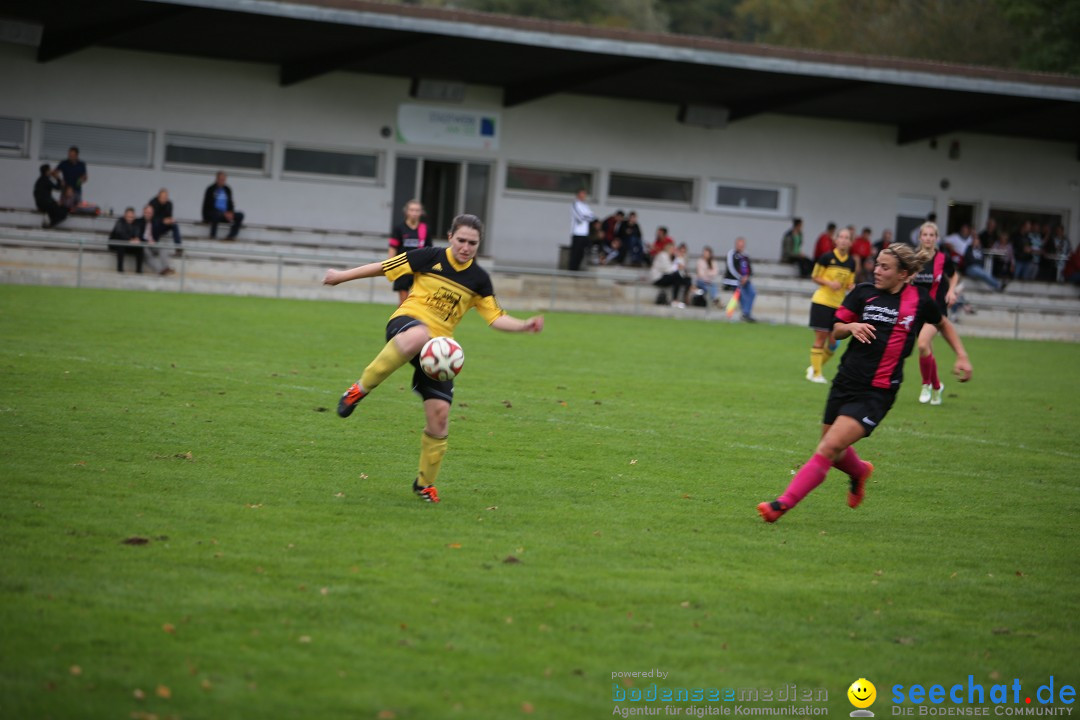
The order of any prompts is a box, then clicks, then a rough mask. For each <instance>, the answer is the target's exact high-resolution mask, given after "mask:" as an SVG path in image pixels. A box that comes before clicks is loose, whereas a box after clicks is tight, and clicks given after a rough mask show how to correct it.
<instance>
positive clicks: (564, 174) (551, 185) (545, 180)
mask: <svg viewBox="0 0 1080 720" xmlns="http://www.w3.org/2000/svg"><path fill="white" fill-rule="evenodd" d="M592 187H593V174H592V173H591V172H587V171H583V170H556V169H552V168H538V167H527V166H525V165H510V166H509V167H507V168H506V189H507V190H531V191H535V192H546V193H558V194H559V195H573V194H574V193H576V192H577V191H578V190H581V189H585V190H587V191H589V192H590V193H591V192H592Z"/></svg>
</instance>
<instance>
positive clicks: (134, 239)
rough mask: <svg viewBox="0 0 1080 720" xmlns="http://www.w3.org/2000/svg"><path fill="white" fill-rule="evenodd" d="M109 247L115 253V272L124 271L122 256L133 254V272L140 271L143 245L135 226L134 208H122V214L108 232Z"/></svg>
mask: <svg viewBox="0 0 1080 720" xmlns="http://www.w3.org/2000/svg"><path fill="white" fill-rule="evenodd" d="M109 249H110V250H112V251H113V252H114V253H116V272H121V273H122V272H124V256H125V255H133V256H135V272H137V273H141V272H142V265H143V246H142V243H141V242H139V231H138V229H136V227H135V208H132V207H129V208H127V209H126V210H124V216H123V217H122V218H120V219H118V220H117V221H116V224H115V225H113V229H112V232H111V233H109Z"/></svg>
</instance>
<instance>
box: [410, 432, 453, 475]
mask: <svg viewBox="0 0 1080 720" xmlns="http://www.w3.org/2000/svg"><path fill="white" fill-rule="evenodd" d="M446 445H447V441H446V437H441V438H437V437H433V436H431V435H428V434H427V431H426V430H425V431H424V433H423V434H422V435H421V436H420V469H419V470H418V471H417V473H416V484H417V485H420V486H421V487H422V486H424V485H434V484H435V480H436V478H438V477H439V468H441V467H442V459H443V455H445V454H446Z"/></svg>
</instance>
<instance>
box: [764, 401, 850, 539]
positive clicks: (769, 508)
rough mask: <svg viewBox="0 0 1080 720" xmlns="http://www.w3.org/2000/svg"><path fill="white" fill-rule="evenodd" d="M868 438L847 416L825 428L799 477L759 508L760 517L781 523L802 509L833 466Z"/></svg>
mask: <svg viewBox="0 0 1080 720" xmlns="http://www.w3.org/2000/svg"><path fill="white" fill-rule="evenodd" d="M864 435H866V431H865V430H864V429H863V426H862V425H861V424H860V423H859V422H858V421H857V420H855V419H854V418H851V417H848V416H847V415H840V416H838V417H837V418H836V421H835V422H834V423H833V424H832V425H823V426H822V436H821V441H820V442H819V443H818V446H817V449H816V450H815V451H814V454H813V455H812V456H811V457H810V459H809V460H807V461H806V462H805V463H804V464H803V466H802V467H801V468H799V471H798V472H797V473H795V477H793V478H792V479H791V483H790V484H788V487H787V489H786V490H785V491H784V492H783V494H781V495H780V497H778V498H776V500H773V501H772V502H763V503H761V504H759V505H758V508H757V509H758V514H759V515H761V517H762V519H763V520H764V521H765V522H769V523H773V522H776V521H777V520H779V519H780V517H781V516H782V515H783V514H784V513H786V512H787V511H788V510H790V509H792V508H793V507H795V506H796V505H798V504H799V503H800V502H801V501H802V499H803V498H805V497H806V496H807V495H809V494H810V492H811V491H813V490H814V488H816V487H817V486H818V485H820V484H821V483H823V482H824V481H825V476H826V475H828V474H829V469H830V468H831V467H832V466H833V463H835V462H837V461H838V460H841V461H842V458H844V455H845V452H846V451H847V450H848V449H849V448H850V447H851V445H853V444H854V443H855V442H857V441H858V440H859V439H860V438H862V437H863V436H864ZM857 457H858V456H856V458H857ZM845 472H846V471H845Z"/></svg>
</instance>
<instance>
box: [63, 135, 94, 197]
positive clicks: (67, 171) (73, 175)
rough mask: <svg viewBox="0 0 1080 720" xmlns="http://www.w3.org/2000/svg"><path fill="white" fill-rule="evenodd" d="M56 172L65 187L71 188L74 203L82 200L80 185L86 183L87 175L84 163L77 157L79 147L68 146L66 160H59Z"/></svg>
mask: <svg viewBox="0 0 1080 720" xmlns="http://www.w3.org/2000/svg"><path fill="white" fill-rule="evenodd" d="M56 174H58V175H59V176H60V179H61V180H62V181H63V183H64V187H65V188H71V191H72V193H74V195H75V204H76V205H77V204H79V203H80V202H82V187H83V185H85V184H86V181H87V179H88V178H89V175H88V174H87V171H86V163H84V162H83V161H82V160H80V159H79V148H78V147H76V146H75V145H72V146H71V147H69V148H68V156H67V159H66V160H61V161H60V163H59V164H58V165H57V166H56Z"/></svg>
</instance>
